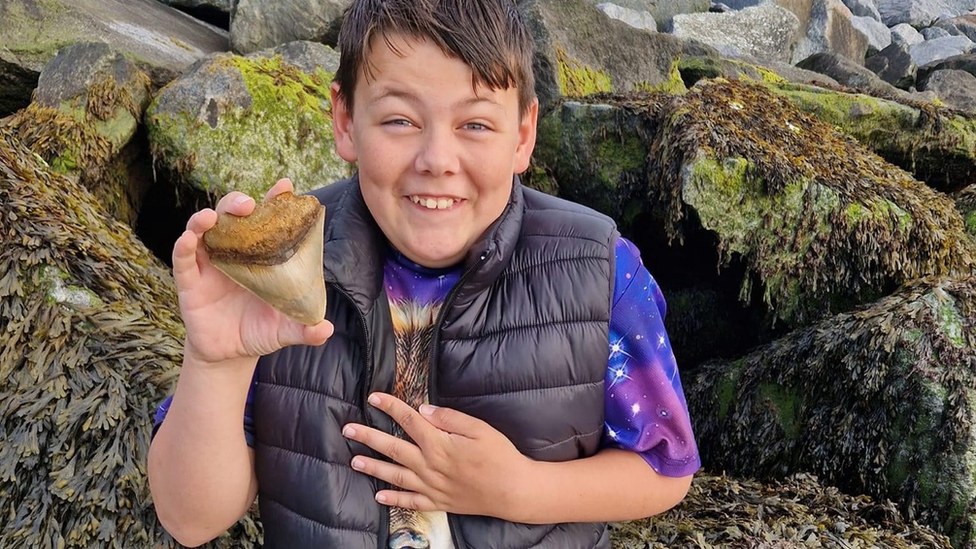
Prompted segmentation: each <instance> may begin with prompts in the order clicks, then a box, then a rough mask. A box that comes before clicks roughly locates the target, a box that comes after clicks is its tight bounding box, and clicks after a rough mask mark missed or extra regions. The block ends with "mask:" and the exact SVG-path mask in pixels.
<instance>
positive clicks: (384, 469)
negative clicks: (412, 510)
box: [351, 456, 426, 492]
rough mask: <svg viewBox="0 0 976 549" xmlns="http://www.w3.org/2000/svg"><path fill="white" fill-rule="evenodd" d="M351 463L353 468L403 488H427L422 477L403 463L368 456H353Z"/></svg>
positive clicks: (418, 489) (418, 490) (416, 490)
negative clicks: (398, 463)
mask: <svg viewBox="0 0 976 549" xmlns="http://www.w3.org/2000/svg"><path fill="white" fill-rule="evenodd" d="M351 465H352V468H353V469H355V470H357V471H359V472H360V473H365V474H367V475H369V476H371V477H376V478H378V479H380V480H382V481H384V482H388V483H390V484H392V485H393V486H396V487H398V488H401V489H403V490H410V491H412V492H420V491H422V490H423V489H424V488H426V485H425V484H424V481H422V480H421V479H420V476H418V475H417V473H415V472H413V471H411V470H410V469H408V468H406V467H404V466H402V465H397V464H395V463H389V462H387V461H380V460H378V459H373V458H370V457H366V456H356V457H354V458H352V463H351Z"/></svg>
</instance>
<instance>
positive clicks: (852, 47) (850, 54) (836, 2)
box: [791, 0, 868, 64]
mask: <svg viewBox="0 0 976 549" xmlns="http://www.w3.org/2000/svg"><path fill="white" fill-rule="evenodd" d="M851 17H853V15H852V14H851V10H849V9H847V6H845V5H844V4H842V3H841V2H840V0H815V1H814V2H813V6H812V9H811V11H810V21H809V23H807V26H806V33H805V34H803V35H801V36H800V38H799V40H798V41H797V45H796V48H795V49H794V50H793V54H792V57H791V61H792V62H793V63H794V64H795V63H799V62H800V61H802V60H804V59H806V58H807V57H809V56H811V55H813V54H815V53H820V52H829V53H836V54H839V55H843V56H844V57H847V58H848V59H851V60H852V61H854V62H855V63H863V62H864V55H865V53H866V52H867V49H868V38H867V36H865V35H864V34H863V33H861V32H860V31H859V30H857V29H856V28H855V27H854V25H852V24H851Z"/></svg>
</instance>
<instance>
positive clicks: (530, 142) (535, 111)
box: [515, 99, 539, 173]
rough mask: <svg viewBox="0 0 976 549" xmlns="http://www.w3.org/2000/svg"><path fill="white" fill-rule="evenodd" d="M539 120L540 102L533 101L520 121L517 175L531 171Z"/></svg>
mask: <svg viewBox="0 0 976 549" xmlns="http://www.w3.org/2000/svg"><path fill="white" fill-rule="evenodd" d="M538 118H539V100H538V99H533V100H532V104H530V105H529V108H528V109H526V111H525V114H524V115H522V120H521V121H519V141H518V147H517V148H516V149H515V173H522V172H524V171H525V170H527V169H529V160H531V159H532V151H533V150H534V149H535V131H536V125H537V124H538Z"/></svg>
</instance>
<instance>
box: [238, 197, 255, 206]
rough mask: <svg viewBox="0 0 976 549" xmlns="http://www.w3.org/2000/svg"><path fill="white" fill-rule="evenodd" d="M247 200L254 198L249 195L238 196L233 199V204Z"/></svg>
mask: <svg viewBox="0 0 976 549" xmlns="http://www.w3.org/2000/svg"><path fill="white" fill-rule="evenodd" d="M248 200H254V199H253V198H251V197H250V196H238V197H237V198H235V199H234V205H235V206H240V205H241V204H243V203H245V202H247V201H248Z"/></svg>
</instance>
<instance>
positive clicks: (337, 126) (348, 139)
mask: <svg viewBox="0 0 976 549" xmlns="http://www.w3.org/2000/svg"><path fill="white" fill-rule="evenodd" d="M329 92H330V94H331V96H332V133H333V134H334V135H335V146H336V152H337V153H339V156H340V157H341V158H342V159H343V160H345V161H346V162H355V161H357V160H358V159H359V155H358V154H356V141H355V136H354V135H353V127H352V113H351V112H349V109H347V108H346V102H345V100H344V99H343V98H342V95H341V94H340V93H339V83H338V82H333V83H332V85H331V86H329Z"/></svg>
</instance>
